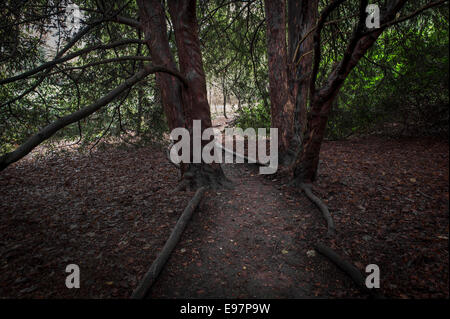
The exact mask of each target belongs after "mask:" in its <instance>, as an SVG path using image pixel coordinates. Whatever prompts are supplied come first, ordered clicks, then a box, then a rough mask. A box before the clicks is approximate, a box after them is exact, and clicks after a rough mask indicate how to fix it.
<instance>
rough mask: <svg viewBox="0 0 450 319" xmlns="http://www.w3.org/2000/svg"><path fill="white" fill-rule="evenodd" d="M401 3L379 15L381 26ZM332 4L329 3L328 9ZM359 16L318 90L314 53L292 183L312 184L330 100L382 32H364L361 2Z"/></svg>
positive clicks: (317, 57) (317, 38)
mask: <svg viewBox="0 0 450 319" xmlns="http://www.w3.org/2000/svg"><path fill="white" fill-rule="evenodd" d="M366 2H367V1H366ZM405 2H406V1H405V0H398V1H396V2H391V3H390V6H389V7H388V8H387V10H386V11H385V13H384V14H383V15H382V17H383V19H382V21H381V24H382V25H383V24H384V23H387V22H389V21H393V20H394V19H395V15H396V14H397V12H398V11H399V10H400V9H401V8H402V7H403V5H404V4H405ZM334 4H335V3H331V4H330V6H332V5H334ZM324 11H326V9H325V10H324ZM359 15H360V17H359V23H358V26H357V27H356V29H355V30H354V32H353V35H352V37H351V39H350V40H349V42H348V44H347V48H346V50H345V52H344V55H343V57H342V60H341V61H339V63H337V64H335V67H334V68H333V70H332V71H331V73H330V74H329V76H328V78H327V80H326V81H325V84H324V85H323V86H322V87H321V88H320V89H318V90H316V88H315V78H316V76H317V71H318V65H319V62H320V51H318V52H319V53H317V52H315V60H314V61H313V64H314V66H313V70H312V73H313V74H312V77H311V81H310V88H309V90H310V95H311V96H310V103H311V107H310V112H309V114H308V122H307V131H306V134H305V140H304V141H303V150H302V153H301V155H300V156H298V158H297V160H296V162H295V164H294V169H293V171H294V179H295V180H296V181H297V182H299V183H312V182H314V181H315V179H316V177H317V168H318V164H319V154H320V147H321V145H322V141H323V138H324V135H325V128H326V124H327V120H328V116H329V114H330V110H331V107H332V105H333V102H334V99H335V98H336V96H337V94H338V92H339V90H340V88H341V87H342V85H343V84H344V81H345V79H346V78H347V76H348V75H349V73H350V72H351V70H352V69H353V68H354V67H355V66H356V65H357V64H358V62H359V60H360V59H361V58H362V57H363V56H364V54H365V53H366V52H367V50H369V49H370V47H372V45H373V44H374V43H375V41H376V40H377V39H378V37H379V36H380V35H381V33H382V32H383V31H384V29H385V27H382V28H379V29H376V30H375V31H372V32H364V29H365V28H364V20H365V5H364V2H361V5H360V13H359ZM324 19H325V18H324ZM324 21H325V20H323V21H321V23H324ZM313 42H315V43H314V45H315V46H316V48H318V47H319V46H320V27H318V29H317V30H316V34H315V36H314V40H313ZM315 50H317V49H315ZM303 98H305V97H303Z"/></svg>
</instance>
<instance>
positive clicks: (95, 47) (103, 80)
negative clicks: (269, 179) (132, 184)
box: [0, 0, 448, 181]
mask: <svg viewBox="0 0 450 319" xmlns="http://www.w3.org/2000/svg"><path fill="white" fill-rule="evenodd" d="M444 2H445V1H379V2H377V4H378V5H379V6H380V8H381V10H382V20H381V28H380V29H379V30H375V31H373V30H367V29H366V28H365V25H364V22H365V18H366V16H367V13H366V12H365V7H366V4H367V2H366V1H331V2H328V1H287V2H286V1H266V2H265V3H264V2H263V1H256V0H249V1H222V0H217V1H198V2H195V3H194V1H190V2H186V4H184V5H186V6H188V7H184V6H182V5H181V4H176V3H174V2H170V1H169V2H168V3H165V2H164V1H163V2H162V4H161V2H160V1H150V0H148V1H144V0H139V1H137V2H134V1H124V0H115V1H108V2H106V1H68V0H61V1H45V0H42V1H21V2H13V1H9V2H8V1H7V2H6V3H5V5H4V7H3V8H2V11H1V13H0V15H1V17H2V21H3V23H2V25H1V26H0V33H1V39H2V40H1V43H0V47H1V50H0V59H1V61H2V65H1V67H0V74H1V80H0V83H1V85H0V96H1V99H0V101H1V102H0V103H1V104H0V140H1V143H0V145H1V146H0V147H1V153H2V154H5V155H4V156H3V157H2V158H1V162H2V167H6V166H7V165H8V164H9V163H11V162H12V161H14V160H16V159H18V158H20V157H21V156H24V155H25V154H26V153H27V152H29V151H30V150H31V149H32V147H34V146H36V145H37V144H38V143H40V142H42V141H43V140H45V139H47V138H48V137H50V136H51V135H52V134H56V136H57V137H58V139H59V140H61V139H64V140H71V143H78V144H80V145H81V146H89V147H93V146H95V145H96V144H97V143H98V142H99V141H101V140H105V139H107V138H111V137H119V138H120V139H122V140H125V141H127V142H133V143H136V142H139V141H144V142H148V141H154V140H161V139H162V137H163V133H164V132H167V129H168V128H174V127H179V126H187V127H189V122H190V119H194V118H198V119H201V120H202V121H203V123H204V127H208V126H210V125H211V123H210V122H211V117H210V114H209V113H210V110H209V106H208V103H207V100H206V84H207V82H209V84H210V85H217V84H219V85H220V86H221V87H222V90H223V92H227V93H226V95H229V96H230V97H231V96H232V97H233V98H234V99H236V100H237V101H238V104H239V107H238V108H239V110H238V117H237V119H236V121H235V122H236V124H237V125H238V126H241V127H243V128H245V127H250V126H252V127H264V126H265V127H269V126H272V127H274V126H275V127H279V128H280V129H281V134H280V138H281V143H280V145H281V149H280V151H281V153H282V154H281V155H282V156H283V159H284V163H285V164H289V163H291V164H292V168H293V169H294V172H295V173H294V175H295V176H296V177H297V178H298V179H299V180H306V181H313V180H314V176H315V172H316V168H317V163H318V155H319V151H320V143H321V141H322V140H323V138H326V137H329V138H342V137H346V136H349V135H350V134H358V133H368V132H378V131H385V130H389V131H392V132H399V133H404V134H418V133H433V134H434V133H438V132H446V131H448V71H447V70H448V28H447V27H448V8H447V7H446V6H442V4H443V3H444ZM428 9H429V10H428ZM155 14H157V15H155ZM77 21H78V22H77ZM184 23H186V25H189V26H190V29H189V28H188V29H186V28H185V25H184ZM197 32H198V33H197ZM375 41H376V42H375ZM374 43H376V44H375V45H374ZM147 64H149V65H152V66H153V67H158V68H153V69H150V67H145V65H147ZM140 70H146V71H142V72H143V73H139V72H141V71H140ZM192 72H194V73H192ZM150 73H157V75H156V77H148V76H147V75H148V74H150ZM136 74H140V76H138V77H134V76H136ZM193 74H196V76H195V77H193V78H190V76H191V75H193ZM130 79H134V80H130ZM189 83H190V85H189ZM114 88H121V90H120V91H115V89H114ZM105 97H107V98H105ZM86 105H88V106H91V107H93V106H95V107H93V108H89V110H91V111H92V112H94V113H92V112H90V111H89V112H87V111H86V109H85V108H84V107H85V106H86ZM106 106H107V107H106ZM162 110H164V114H163V112H162ZM77 112H78V113H77ZM88 113H89V114H91V113H92V115H91V116H89V117H86V115H87V114H88ZM70 114H72V115H70ZM73 114H78V115H79V116H73ZM67 116H69V117H67ZM56 122H57V123H59V124H58V125H55V124H52V123H56ZM327 123H328V125H327ZM69 124H72V125H69ZM42 128H44V129H42ZM60 128H63V129H61V130H59V129H60ZM36 132H40V133H38V134H36V135H33V134H34V133H36ZM33 136H34V137H33ZM30 137H32V142H30V141H31V140H30ZM58 139H56V140H58ZM26 141H28V142H26ZM24 143H25V144H24ZM26 143H28V144H26ZM21 144H23V145H28V146H26V147H22V148H19V149H18V148H17V147H18V146H19V145H21ZM15 149H17V152H15V153H14V154H15V155H14V156H13V155H12V153H11V152H12V151H14V150H15ZM301 151H302V152H303V153H300V152H301Z"/></svg>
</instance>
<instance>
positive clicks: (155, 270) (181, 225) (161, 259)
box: [131, 187, 206, 299]
mask: <svg viewBox="0 0 450 319" xmlns="http://www.w3.org/2000/svg"><path fill="white" fill-rule="evenodd" d="M205 191H206V187H200V188H199V189H198V190H197V192H195V195H194V197H192V199H191V200H190V201H189V203H188V204H187V206H186V208H185V209H184V211H183V214H181V217H180V218H179V219H178V222H177V224H176V225H175V227H174V229H173V230H172V233H171V234H170V236H169V239H167V241H166V243H165V244H164V247H163V249H162V250H161V252H160V253H159V255H158V257H157V258H156V259H155V261H154V262H153V263H152V265H151V266H150V268H149V270H148V271H147V273H146V274H145V275H144V278H142V280H141V282H140V283H139V284H138V286H137V287H136V289H135V290H134V291H133V293H132V295H131V299H144V298H145V297H146V296H147V295H148V293H149V292H150V289H151V287H152V286H153V284H154V283H155V281H156V279H157V278H158V275H159V273H160V272H161V270H162V269H163V267H164V265H165V264H166V262H167V260H168V259H169V256H170V254H171V253H172V251H173V249H174V248H175V246H176V245H177V243H178V241H179V240H180V237H181V234H182V233H183V231H184V229H185V228H186V225H187V223H188V222H189V220H190V219H191V217H192V213H193V212H194V210H195V209H196V208H197V206H198V204H199V203H200V201H201V199H202V197H203V195H204V193H205Z"/></svg>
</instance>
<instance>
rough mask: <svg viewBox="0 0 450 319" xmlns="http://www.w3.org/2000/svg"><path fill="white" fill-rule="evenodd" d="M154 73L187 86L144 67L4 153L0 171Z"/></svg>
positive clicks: (159, 69)
mask: <svg viewBox="0 0 450 319" xmlns="http://www.w3.org/2000/svg"><path fill="white" fill-rule="evenodd" d="M156 72H165V73H169V74H172V75H174V76H177V77H178V78H180V80H181V81H182V82H183V83H185V84H187V82H186V80H185V79H184V78H183V76H182V75H181V74H179V72H177V71H173V70H169V69H167V68H165V67H162V66H149V65H147V66H144V68H143V69H142V70H141V71H139V72H138V73H136V74H135V75H133V76H132V77H131V78H129V79H127V80H125V82H123V83H122V84H121V85H119V86H118V87H116V88H115V89H113V90H111V91H110V92H109V93H108V94H106V95H105V96H103V97H102V98H100V99H98V100H97V101H95V102H94V103H92V104H90V105H88V106H86V107H84V108H82V109H80V110H78V111H76V112H74V113H71V114H69V115H66V116H63V117H61V118H59V119H57V120H56V121H54V122H52V123H50V124H49V125H47V126H46V127H44V128H43V129H41V130H40V131H39V132H38V133H36V134H35V135H33V136H31V137H30V138H29V139H28V140H27V141H26V142H25V143H23V144H22V145H20V146H19V147H18V148H16V149H15V150H14V151H12V152H10V153H6V154H5V155H3V156H1V157H0V171H2V170H4V169H5V168H6V167H8V166H9V165H10V164H12V163H14V162H16V161H18V160H20V159H21V158H23V157H24V156H25V155H27V154H28V153H30V152H31V151H32V150H33V149H34V148H35V147H36V146H38V145H39V144H41V143H42V142H43V141H45V140H47V139H48V138H50V137H51V136H52V135H53V134H55V133H56V132H57V131H59V130H60V129H62V128H64V127H66V126H67V125H69V124H72V123H75V122H77V121H79V120H81V119H83V118H85V117H87V116H89V115H91V114H92V113H94V112H95V111H97V110H99V109H100V108H102V107H103V106H105V105H107V104H108V103H109V102H111V101H112V100H114V99H115V98H116V97H117V96H119V95H120V94H121V93H122V92H124V91H125V90H127V89H130V88H131V87H133V85H135V84H136V83H137V82H139V81H141V80H142V79H144V78H145V77H146V76H147V75H149V74H151V73H156Z"/></svg>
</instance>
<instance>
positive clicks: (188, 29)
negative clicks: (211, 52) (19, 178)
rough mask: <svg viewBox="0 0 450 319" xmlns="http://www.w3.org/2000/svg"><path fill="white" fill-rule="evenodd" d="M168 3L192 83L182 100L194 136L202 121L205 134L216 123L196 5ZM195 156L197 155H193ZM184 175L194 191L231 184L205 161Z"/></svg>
mask: <svg viewBox="0 0 450 319" xmlns="http://www.w3.org/2000/svg"><path fill="white" fill-rule="evenodd" d="M168 3H169V13H170V16H171V20H172V24H173V28H174V32H175V41H176V44H177V49H178V61H179V64H180V71H181V73H182V74H183V75H184V76H185V77H186V80H187V81H188V87H187V88H185V89H184V90H183V96H182V97H183V104H184V109H185V114H186V126H187V128H188V129H189V130H190V132H191V134H192V126H193V121H194V120H200V121H201V132H202V133H203V131H204V130H205V129H207V128H210V127H211V126H212V123H211V112H210V108H209V104H208V99H207V92H206V77H205V72H204V70H203V61H202V53H201V49H200V41H199V38H198V23H197V16H196V1H195V0H186V1H177V0H169V1H168ZM191 136H192V135H191ZM191 140H192V139H191ZM207 143H209V141H202V147H203V146H204V145H206V144H207ZM191 144H193V143H191ZM191 153H192V154H193V152H191ZM182 173H183V177H184V179H185V180H188V181H189V185H190V187H192V188H198V187H201V186H205V185H206V186H211V187H213V188H215V187H220V186H224V185H227V184H228V180H227V179H226V177H225V175H224V173H223V171H222V168H221V166H220V164H219V163H212V164H206V163H203V160H202V163H199V164H189V165H182Z"/></svg>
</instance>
